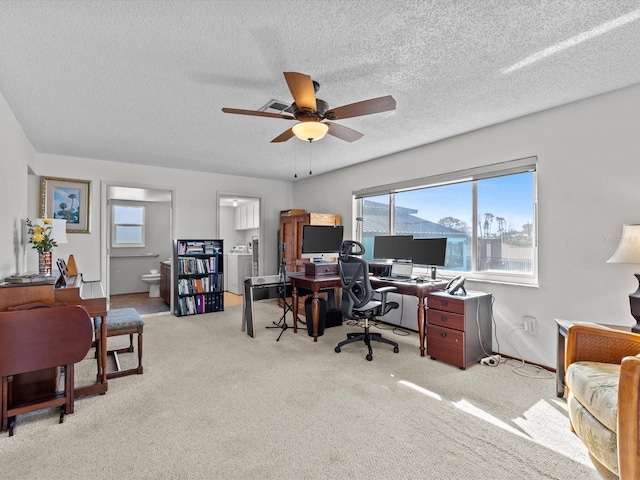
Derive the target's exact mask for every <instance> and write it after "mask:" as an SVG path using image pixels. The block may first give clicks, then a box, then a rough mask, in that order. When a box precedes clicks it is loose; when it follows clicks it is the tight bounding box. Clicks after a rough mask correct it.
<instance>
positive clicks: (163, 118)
mask: <svg viewBox="0 0 640 480" xmlns="http://www.w3.org/2000/svg"><path fill="white" fill-rule="evenodd" d="M639 9H640V2H638V1H625V0H609V1H604V0H602V1H597V0H575V1H563V0H548V1H545V0H513V1H509V0H493V1H492V0H475V1H474V0H468V1H452V0H434V1H389V0H383V1H345V0H323V1H320V0H316V1H295V0H280V1H265V0H258V1H252V0H239V1H208V2H205V1H178V0H175V1H171V0H169V1H160V0H158V1H135V0H134V1H127V2H125V1H117V2H116V1H100V0H94V1H90V2H87V1H78V2H67V1H64V2H61V1H14V0H9V1H3V0H0V93H2V95H4V97H5V99H6V100H7V102H8V103H9V105H10V107H11V109H12V111H13V112H14V114H15V115H16V117H17V119H18V121H19V122H20V124H21V125H22V127H23V128H24V130H25V132H26V134H27V136H28V137H29V139H30V140H31V142H32V143H33V145H34V147H35V149H36V150H37V151H38V152H40V153H52V154H60V155H69V156H77V157H87V158H96V159H105V160H114V161H118V162H126V163H139V164H144V165H159V166H166V167H177V168H184V169H189V170H197V171H206V172H218V173H226V174H238V175H248V176H255V177H262V178H271V179H283V180H294V173H296V172H297V174H298V178H306V177H307V176H308V174H309V173H308V170H309V163H311V165H312V170H313V173H314V174H320V173H324V172H327V171H331V170H335V169H338V168H341V167H344V166H347V165H352V164H355V163H359V162H363V161H366V160H369V159H372V158H376V157H380V156H383V155H387V154H391V153H394V152H397V151H401V150H406V149H409V148H412V147H416V146H419V145H423V144H427V143H431V142H434V141H437V140H440V139H443V138H447V137H450V136H453V135H457V134H460V133H464V132H468V131H470V130H474V129H477V128H481V127H484V126H487V125H491V124H495V123H499V122H502V121H505V120H509V119H512V118H515V117H519V116H522V115H526V114H529V113H533V112H536V111H540V110H544V109H547V108H550V107H554V106H557V105H561V104H565V103H568V102H572V101H575V100H579V99H581V98H586V97H590V96H593V95H597V94H600V93H604V92H607V91H611V90H615V89H618V88H621V87H625V86H628V85H631V84H635V83H640V20H638V18H639V16H640V10H639ZM546 54H548V55H546ZM532 56H533V57H532ZM527 58H530V60H534V61H533V63H530V64H527V65H525V66H522V67H521V68H514V69H510V70H509V68H510V67H512V66H514V65H516V66H517V64H518V62H521V61H523V60H525V59H527ZM283 71H296V72H302V73H306V74H308V75H310V76H311V77H312V78H313V79H314V80H317V81H318V82H319V83H320V84H321V87H320V91H319V92H318V97H319V98H322V99H323V100H325V101H327V102H328V103H329V106H330V107H337V106H341V105H344V104H348V103H352V102H356V101H360V100H365V99H368V98H372V97H378V96H382V95H393V97H394V98H395V99H396V101H397V109H396V110H395V111H393V112H385V113H380V114H376V115H370V116H366V117H358V118H353V119H345V120H341V121H338V123H341V124H343V125H345V126H347V127H350V128H352V129H355V130H358V131H360V132H362V133H363V134H364V137H363V138H361V139H360V140H358V141H356V142H354V143H347V142H344V141H341V140H339V139H337V138H334V137H329V136H327V137H325V139H323V140H321V141H319V142H317V143H314V144H312V145H309V144H308V143H304V142H301V141H300V140H297V139H296V138H293V139H291V140H289V141H288V142H285V143H282V144H271V143H270V141H271V140H272V139H273V138H274V137H276V136H277V135H279V134H280V133H282V132H283V131H285V130H286V129H288V128H289V127H290V126H291V122H288V121H283V120H280V119H272V118H260V117H248V116H244V115H230V114H225V113H222V112H221V108H222V107H233V108H241V109H250V110H254V109H259V108H260V107H262V106H264V105H265V104H266V103H267V102H269V101H270V100H271V99H277V100H282V101H285V102H291V101H292V99H291V94H290V92H289V90H288V89H287V85H286V83H285V80H284V77H283V75H282V72H283Z"/></svg>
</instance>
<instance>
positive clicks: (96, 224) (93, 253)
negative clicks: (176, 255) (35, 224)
mask: <svg viewBox="0 0 640 480" xmlns="http://www.w3.org/2000/svg"><path fill="white" fill-rule="evenodd" d="M25 168H26V167H25ZM33 169H34V172H35V173H36V175H38V176H50V177H64V178H75V179H83V180H91V182H92V184H91V233H90V234H79V233H77V234H69V235H67V237H68V239H69V243H68V244H66V245H63V246H60V247H59V248H58V249H56V250H55V251H54V255H55V257H56V258H57V257H61V258H66V257H67V256H68V255H69V254H70V253H73V254H74V257H75V260H76V264H77V265H78V270H79V271H81V272H83V273H84V274H85V278H87V279H90V280H96V279H100V280H101V281H102V282H103V283H106V281H105V272H104V268H103V267H101V255H102V253H101V252H102V241H103V239H102V232H103V231H104V229H105V225H103V219H102V218H101V212H102V209H103V205H104V199H103V198H101V188H100V187H101V182H111V183H118V184H121V185H124V184H132V185H146V186H149V187H152V186H155V187H156V188H161V189H169V190H173V191H174V192H175V210H174V212H173V214H174V222H173V227H174V232H173V233H174V238H218V236H217V235H218V233H217V232H216V229H217V219H216V211H217V208H216V195H217V191H218V190H223V191H234V192H238V193H242V194H246V195H247V196H256V197H262V199H263V212H264V219H263V220H262V226H263V228H264V230H265V232H264V233H265V235H264V239H265V242H264V243H265V245H264V246H263V248H264V250H263V251H264V252H265V253H266V254H263V255H262V259H263V265H264V270H263V272H264V273H265V274H275V273H277V272H278V267H277V258H276V255H275V252H277V247H276V232H277V230H278V227H279V218H280V210H284V209H287V208H291V188H292V187H291V184H290V183H289V182H280V181H274V180H262V179H256V178H248V177H236V176H231V175H217V174H209V173H203V172H191V171H188V170H182V169H179V168H175V169H171V168H159V167H150V166H145V165H129V164H123V163H117V162H110V161H104V160H94V159H87V158H75V157H66V156H61V155H45V154H39V155H38V156H37V159H36V160H35V161H34V168H33ZM28 197H29V212H28V213H29V214H30V215H34V214H35V213H36V212H37V206H38V202H39V183H38V179H37V178H35V177H33V178H32V179H30V181H29V188H28ZM22 216H24V214H23V215H22ZM270 252H274V253H273V254H272V255H271V254H270ZM29 261H30V269H35V268H36V263H35V262H36V256H33V258H29Z"/></svg>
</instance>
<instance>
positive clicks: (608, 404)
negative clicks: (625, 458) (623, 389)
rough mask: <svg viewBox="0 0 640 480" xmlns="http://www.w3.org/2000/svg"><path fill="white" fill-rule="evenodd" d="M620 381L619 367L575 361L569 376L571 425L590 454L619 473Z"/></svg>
mask: <svg viewBox="0 0 640 480" xmlns="http://www.w3.org/2000/svg"><path fill="white" fill-rule="evenodd" d="M619 380H620V365H614V364H611V363H599V362H576V363H572V364H571V365H570V366H569V369H568V370H567V374H566V383H567V386H568V387H569V396H568V398H567V406H568V410H569V418H570V419H571V425H572V426H573V428H574V430H575V432H576V434H577V435H578V437H579V438H580V439H582V441H583V442H584V443H585V445H586V447H587V449H588V450H589V452H590V453H591V454H592V455H593V456H594V457H595V458H596V459H597V460H598V461H599V462H600V463H602V464H603V465H604V466H605V467H607V468H608V469H609V470H611V471H612V472H614V473H616V474H617V473H618V448H617V441H618V439H617V434H616V431H617V414H618V385H619Z"/></svg>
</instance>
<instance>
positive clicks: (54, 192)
mask: <svg viewBox="0 0 640 480" xmlns="http://www.w3.org/2000/svg"><path fill="white" fill-rule="evenodd" d="M90 213H91V182H90V181H88V180H74V179H71V178H56V177H42V178H41V180H40V216H41V217H43V218H59V219H64V220H66V221H67V233H90V226H91V223H90Z"/></svg>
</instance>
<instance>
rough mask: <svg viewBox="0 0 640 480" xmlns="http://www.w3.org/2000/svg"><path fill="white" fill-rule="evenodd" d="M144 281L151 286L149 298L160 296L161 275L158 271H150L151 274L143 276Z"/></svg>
mask: <svg viewBox="0 0 640 480" xmlns="http://www.w3.org/2000/svg"><path fill="white" fill-rule="evenodd" d="M142 281H143V282H146V283H148V284H149V298H154V297H159V296H160V273H159V272H158V270H149V273H147V274H146V275H142Z"/></svg>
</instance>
